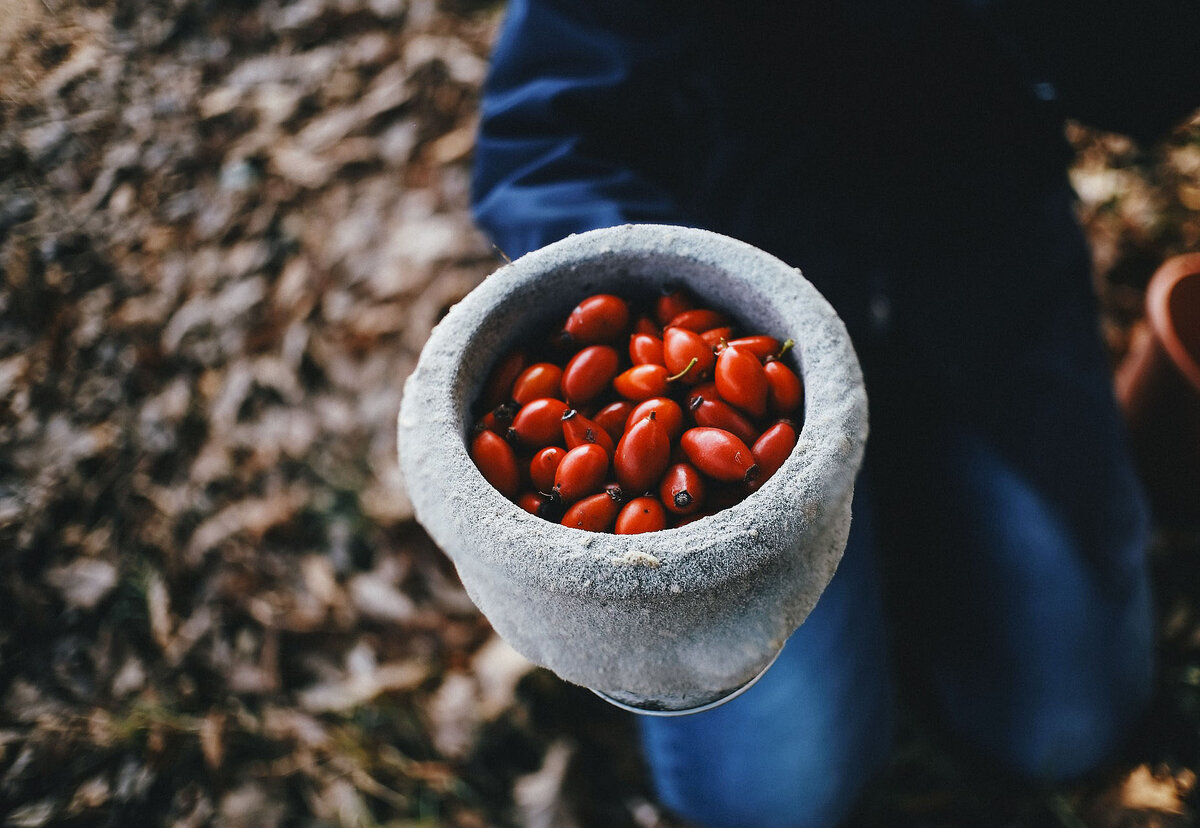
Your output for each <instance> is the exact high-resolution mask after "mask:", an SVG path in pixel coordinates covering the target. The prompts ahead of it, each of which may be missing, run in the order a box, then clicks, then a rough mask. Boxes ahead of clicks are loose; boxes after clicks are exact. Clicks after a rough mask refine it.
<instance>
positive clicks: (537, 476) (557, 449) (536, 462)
mask: <svg viewBox="0 0 1200 828" xmlns="http://www.w3.org/2000/svg"><path fill="white" fill-rule="evenodd" d="M566 456H567V450H566V449H565V448H563V447H562V446H547V447H546V448H544V449H542V450H541V451H539V452H538V453H537V454H535V455H533V459H532V460H530V461H529V479H530V480H531V481H532V482H533V487H534V488H535V489H537V490H538V491H539V492H544V493H546V494H549V493H550V489H552V488H553V487H554V472H555V471H556V470H557V469H558V464H559V463H561V462H562V459H563V458H564V457H566Z"/></svg>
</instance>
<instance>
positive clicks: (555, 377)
mask: <svg viewBox="0 0 1200 828" xmlns="http://www.w3.org/2000/svg"><path fill="white" fill-rule="evenodd" d="M562 374H563V371H562V369H561V368H559V367H558V366H557V365H555V364H553V363H551V362H537V363H534V364H533V365H530V366H529V367H528V368H526V369H525V370H524V371H522V372H521V374H520V376H518V377H517V379H516V381H515V382H514V383H513V386H512V398H513V400H515V401H516V402H518V403H520V404H521V405H524V404H525V403H527V402H531V401H533V400H536V399H538V398H539V397H554V396H557V394H558V390H559V386H560V384H561V383H562Z"/></svg>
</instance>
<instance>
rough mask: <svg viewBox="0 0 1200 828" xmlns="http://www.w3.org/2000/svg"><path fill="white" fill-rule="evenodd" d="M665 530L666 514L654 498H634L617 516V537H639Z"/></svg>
mask: <svg viewBox="0 0 1200 828" xmlns="http://www.w3.org/2000/svg"><path fill="white" fill-rule="evenodd" d="M666 528H667V513H666V511H665V510H664V509H663V506H662V504H661V503H659V502H658V498H656V497H635V498H634V499H633V500H631V501H629V502H628V503H626V504H625V505H624V506H623V507H622V508H621V511H620V513H619V514H618V515H617V525H616V533H617V534H618V535H640V534H641V533H643V532H657V531H658V530H659V529H666Z"/></svg>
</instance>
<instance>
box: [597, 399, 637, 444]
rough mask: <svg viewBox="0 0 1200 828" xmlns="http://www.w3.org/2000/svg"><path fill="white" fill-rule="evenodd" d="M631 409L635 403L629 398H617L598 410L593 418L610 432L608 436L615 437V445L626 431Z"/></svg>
mask: <svg viewBox="0 0 1200 828" xmlns="http://www.w3.org/2000/svg"><path fill="white" fill-rule="evenodd" d="M631 411H633V403H631V402H630V401H629V400H617V401H616V402H615V403H609V404H608V405H606V406H604V408H601V409H600V410H599V411H597V412H596V416H595V417H593V418H592V420H593V422H595V423H596V425H598V426H600V427H601V428H602V429H604V430H605V431H606V432H608V436H609V437H611V438H612V439H613V444H614V445H615V444H616V442H617V440H620V439H621V435H622V434H624V433H625V423H626V421H627V420H628V419H629V412H631Z"/></svg>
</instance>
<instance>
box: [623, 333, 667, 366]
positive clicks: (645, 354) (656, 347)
mask: <svg viewBox="0 0 1200 828" xmlns="http://www.w3.org/2000/svg"><path fill="white" fill-rule="evenodd" d="M629 359H630V360H631V361H632V362H633V364H634V365H663V364H664V363H663V341H662V340H661V339H659V338H658V337H657V336H651V335H650V334H634V335H633V336H631V337H629Z"/></svg>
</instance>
